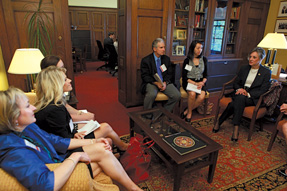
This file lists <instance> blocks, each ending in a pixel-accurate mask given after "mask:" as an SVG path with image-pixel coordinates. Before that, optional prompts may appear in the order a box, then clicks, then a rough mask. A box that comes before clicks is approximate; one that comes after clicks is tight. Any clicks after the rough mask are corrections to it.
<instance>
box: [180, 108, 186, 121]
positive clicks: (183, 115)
mask: <svg viewBox="0 0 287 191" xmlns="http://www.w3.org/2000/svg"><path fill="white" fill-rule="evenodd" d="M186 110H187V107H186V108H185V109H184V110H183V112H182V113H181V114H180V118H181V119H184V118H185V117H186V116H187V112H186V114H184V112H185V111H186Z"/></svg>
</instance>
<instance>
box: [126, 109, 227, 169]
mask: <svg viewBox="0 0 287 191" xmlns="http://www.w3.org/2000/svg"><path fill="white" fill-rule="evenodd" d="M128 115H129V117H130V119H131V120H132V121H134V123H135V125H137V126H138V127H139V128H140V129H141V130H142V131H144V133H145V135H146V136H148V137H150V138H151V139H152V140H154V141H155V143H156V144H157V146H159V147H160V148H161V149H162V150H163V151H164V152H165V153H166V154H168V155H169V156H170V157H171V158H172V159H173V160H174V161H175V162H176V163H177V164H182V163H185V162H187V161H190V160H193V159H197V158H199V157H202V156H204V155H208V154H210V153H213V152H218V151H219V150H220V149H222V146H221V145H220V144H218V143H217V142H215V141H213V140H212V139H210V138H209V137H208V136H206V135H205V134H203V133H201V132H200V131H198V130H197V129H195V128H193V127H192V126H191V125H190V124H187V123H186V122H184V120H182V119H181V118H179V117H178V116H176V115H174V114H172V113H170V112H168V111H167V110H165V109H164V108H162V107H159V108H155V109H150V110H144V111H136V112H130V113H128ZM182 131H187V132H191V133H192V134H193V135H194V136H195V137H198V138H200V139H201V140H202V141H204V142H205V143H206V144H207V146H206V147H204V148H201V149H199V150H196V151H193V152H190V153H187V154H184V155H180V154H179V153H177V152H176V151H175V150H174V149H173V148H172V147H171V146H170V145H168V144H167V143H166V142H165V141H164V140H163V139H162V138H163V137H164V136H168V135H171V134H174V133H177V132H182Z"/></svg>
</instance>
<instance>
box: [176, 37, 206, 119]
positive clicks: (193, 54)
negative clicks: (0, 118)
mask: <svg viewBox="0 0 287 191" xmlns="http://www.w3.org/2000/svg"><path fill="white" fill-rule="evenodd" d="M202 49H203V44H202V43H201V42H200V41H197V40H194V41H192V42H191V44H190V46H189V51H188V55H187V58H186V59H185V60H184V62H183V68H182V87H183V88H184V89H185V90H186V92H187V94H188V98H187V100H188V101H187V108H186V109H185V110H184V111H183V112H182V113H181V118H182V119H184V118H185V121H186V122H190V121H191V117H192V110H193V109H195V108H197V107H198V106H199V105H200V104H201V103H202V102H203V100H204V98H205V83H206V81H207V79H206V76H207V72H206V69H207V59H206V58H205V57H204V56H203V55H202ZM188 84H190V85H191V86H192V85H194V87H195V88H197V89H198V90H201V91H199V92H200V93H196V92H194V91H192V90H191V89H189V88H188Z"/></svg>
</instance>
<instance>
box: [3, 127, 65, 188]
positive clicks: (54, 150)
mask: <svg viewBox="0 0 287 191" xmlns="http://www.w3.org/2000/svg"><path fill="white" fill-rule="evenodd" d="M19 134H21V135H22V136H26V137H30V138H31V139H33V140H34V141H36V142H38V143H41V144H42V145H44V146H45V147H46V149H47V150H48V151H49V152H50V156H51V157H53V158H54V159H58V160H60V161H63V160H64V159H65V157H66V155H62V156H61V155H59V154H63V153H66V151H67V149H68V147H69V144H70V139H63V138H62V137H58V136H55V135H52V134H48V133H47V132H45V131H43V130H41V129H40V128H39V127H38V126H37V125H36V124H34V123H32V124H30V125H28V126H27V127H26V128H25V129H24V130H23V131H22V132H21V133H19ZM27 142H28V141H24V139H23V138H21V136H20V135H17V133H15V132H11V133H8V134H2V135H0V145H1V147H0V168H2V169H3V170H5V171H6V172H8V173H9V174H10V175H12V176H14V177H15V178H16V179H17V180H18V181H19V182H20V183H21V184H22V185H23V186H24V187H25V188H27V189H28V190H31V191H38V190H47V191H48V190H51V191H52V190H54V172H52V171H50V170H49V169H48V167H47V166H46V165H45V164H46V163H55V161H53V160H52V159H51V158H50V157H49V156H48V154H47V151H45V150H44V149H43V147H40V149H37V148H36V146H31V145H33V144H32V143H31V144H27Z"/></svg>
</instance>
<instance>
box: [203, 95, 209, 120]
mask: <svg viewBox="0 0 287 191" xmlns="http://www.w3.org/2000/svg"><path fill="white" fill-rule="evenodd" d="M207 104H208V98H204V111H203V113H204V114H203V116H204V117H206V113H207V106H208V105H207Z"/></svg>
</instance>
